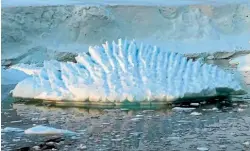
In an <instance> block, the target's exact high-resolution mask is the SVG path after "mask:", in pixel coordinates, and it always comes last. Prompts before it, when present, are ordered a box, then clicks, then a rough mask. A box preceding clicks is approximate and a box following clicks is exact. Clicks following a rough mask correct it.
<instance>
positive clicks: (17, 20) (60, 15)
mask: <svg viewBox="0 0 250 151" xmlns="http://www.w3.org/2000/svg"><path fill="white" fill-rule="evenodd" d="M98 2H99V3H100V4H99V3H98ZM116 3H117V4H118V5H109V4H116ZM145 3H146V5H145ZM88 4H91V5H88ZM132 4H133V5H132ZM139 4H140V5H139ZM19 5H24V6H19ZM34 5H35V6H34ZM49 5H53V6H49ZM118 38H128V39H130V40H132V38H136V40H137V41H141V42H144V43H149V44H152V45H157V46H160V47H161V48H164V50H171V51H174V52H178V53H182V54H186V53H202V52H206V53H213V52H218V51H229V52H233V51H239V50H250V43H249V41H250V5H249V1H246V0H238V1H237V2H236V1H233V0H230V1H229V0H228V1H226V0H220V1H209V0H204V1H197V0H188V1H181V0H176V1H170V0H169V1H163V0H161V1H148V0H146V1H141V0H137V1H131V0H128V1H127V0H123V1H117V0H116V1H115V0H114V1H113V0H108V1H105V0H104V1H99V0H98V1H95V2H93V1H90V0H87V1H85V0H84V1H82V0H76V1H69V0H63V1H53V2H51V1H39V0H36V1H31V0H26V1H22V3H20V2H19V1H17V0H11V1H10V0H4V1H3V8H2V59H13V58H20V56H22V57H21V58H20V59H19V63H20V62H21V63H42V62H43V60H50V59H57V58H58V57H54V56H57V55H58V54H57V53H56V52H74V53H78V52H83V51H84V52H86V51H87V50H88V46H89V45H98V44H99V43H103V42H105V41H111V40H113V39H118Z"/></svg>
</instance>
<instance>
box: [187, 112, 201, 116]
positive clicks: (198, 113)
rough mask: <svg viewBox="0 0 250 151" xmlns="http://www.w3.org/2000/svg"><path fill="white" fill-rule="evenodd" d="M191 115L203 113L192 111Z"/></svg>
mask: <svg viewBox="0 0 250 151" xmlns="http://www.w3.org/2000/svg"><path fill="white" fill-rule="evenodd" d="M190 115H195V116H199V115H202V113H199V112H192V113H191V114H190Z"/></svg>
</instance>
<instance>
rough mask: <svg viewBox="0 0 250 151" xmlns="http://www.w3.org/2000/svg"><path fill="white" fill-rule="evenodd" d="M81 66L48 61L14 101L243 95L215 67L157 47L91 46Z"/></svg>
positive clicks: (122, 42)
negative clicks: (220, 91) (221, 91)
mask: <svg viewBox="0 0 250 151" xmlns="http://www.w3.org/2000/svg"><path fill="white" fill-rule="evenodd" d="M76 60H77V63H71V62H67V63H65V62H57V61H49V62H45V63H44V67H43V69H42V70H41V72H40V73H38V74H37V75H33V77H30V78H27V79H25V80H24V81H22V82H20V83H19V84H18V85H17V86H16V88H15V89H14V91H13V96H14V97H24V98H40V99H49V100H50V99H53V100H78V101H80V100H87V99H88V100H90V101H124V100H128V101H143V100H149V101H152V100H160V101H173V100H175V99H178V98H184V97H196V96H214V95H217V92H216V88H229V89H232V90H235V91H238V90H241V86H240V83H239V82H238V81H237V80H235V78H234V76H233V75H232V74H231V73H228V72H226V71H224V70H222V69H220V68H218V67H216V66H212V65H208V64H204V63H202V62H200V61H192V60H188V59H187V58H186V57H184V56H182V55H180V54H177V53H174V52H167V51H165V50H164V51H161V50H160V49H158V48H157V47H156V46H155V47H152V46H149V45H143V44H139V45H138V44H136V42H135V41H132V42H128V41H126V40H121V39H119V40H118V43H115V42H112V43H108V42H107V43H105V44H103V45H102V46H94V47H89V53H87V54H86V53H84V54H79V56H77V57H76Z"/></svg>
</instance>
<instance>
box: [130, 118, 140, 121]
mask: <svg viewBox="0 0 250 151" xmlns="http://www.w3.org/2000/svg"><path fill="white" fill-rule="evenodd" d="M141 119H142V118H132V119H131V121H139V120H141Z"/></svg>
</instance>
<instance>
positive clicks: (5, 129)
mask: <svg viewBox="0 0 250 151" xmlns="http://www.w3.org/2000/svg"><path fill="white" fill-rule="evenodd" d="M23 131H24V130H22V129H20V128H14V127H5V128H4V129H2V131H1V132H3V133H8V132H23Z"/></svg>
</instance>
